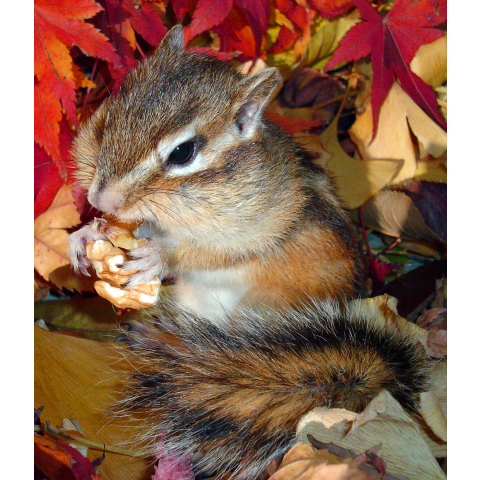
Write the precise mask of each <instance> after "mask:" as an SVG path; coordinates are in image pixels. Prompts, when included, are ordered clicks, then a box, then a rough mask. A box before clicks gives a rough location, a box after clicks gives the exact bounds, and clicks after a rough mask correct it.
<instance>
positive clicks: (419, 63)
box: [410, 35, 447, 87]
mask: <svg viewBox="0 0 480 480" xmlns="http://www.w3.org/2000/svg"><path fill="white" fill-rule="evenodd" d="M410 69H411V70H412V72H413V73H415V74H416V75H418V76H419V77H420V78H421V79H422V80H423V81H424V82H425V83H426V84H427V85H431V86H432V87H439V86H440V85H442V84H443V83H444V82H445V80H447V36H446V35H444V36H443V37H440V38H439V39H437V40H435V41H434V42H432V43H427V44H425V45H422V46H421V47H420V48H419V49H418V50H417V53H415V56H414V57H413V59H412V61H411V62H410Z"/></svg>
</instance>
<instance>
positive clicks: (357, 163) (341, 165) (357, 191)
mask: <svg viewBox="0 0 480 480" xmlns="http://www.w3.org/2000/svg"><path fill="white" fill-rule="evenodd" d="M337 129H338V118H335V119H334V121H333V122H332V123H331V124H330V125H329V127H328V128H327V129H326V130H325V131H324V132H323V133H322V134H321V136H320V138H321V140H322V143H323V146H324V147H325V149H326V150H328V152H329V153H330V154H331V155H332V157H331V158H330V160H328V163H327V170H328V171H329V172H330V173H331V174H332V175H333V177H334V179H335V185H336V187H337V190H336V191H337V194H338V195H339V197H340V198H341V199H342V200H343V202H344V203H345V205H346V207H347V208H352V209H353V208H357V207H360V206H361V205H363V204H364V203H365V202H366V201H367V200H368V199H369V198H370V197H371V196H372V195H374V194H375V193H376V192H378V191H379V190H381V189H382V188H384V187H386V186H387V185H390V183H391V182H392V181H393V179H394V178H395V177H396V176H397V174H398V172H399V171H400V170H401V169H402V165H403V161H402V160H359V159H355V158H352V157H350V156H349V155H347V154H346V153H345V151H344V150H343V148H342V147H341V145H340V143H339V141H338V137H337Z"/></svg>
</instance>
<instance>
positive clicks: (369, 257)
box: [358, 207, 373, 261]
mask: <svg viewBox="0 0 480 480" xmlns="http://www.w3.org/2000/svg"><path fill="white" fill-rule="evenodd" d="M358 216H359V218H360V225H361V226H362V234H363V239H364V240H365V244H366V245H367V254H368V260H369V261H371V260H372V258H373V256H372V249H371V248H370V242H369V241H368V235H367V230H366V228H365V222H364V220H363V212H362V207H358Z"/></svg>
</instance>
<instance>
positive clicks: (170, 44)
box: [155, 25, 183, 54]
mask: <svg viewBox="0 0 480 480" xmlns="http://www.w3.org/2000/svg"><path fill="white" fill-rule="evenodd" d="M166 48H168V49H170V50H183V27H182V26H181V25H175V26H174V27H173V28H171V29H170V30H169V31H168V32H167V33H166V34H165V36H164V37H163V39H162V41H161V42H160V45H159V46H158V48H157V50H155V54H157V53H159V52H162V51H163V50H164V49H166Z"/></svg>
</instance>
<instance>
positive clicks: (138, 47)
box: [135, 40, 147, 58]
mask: <svg viewBox="0 0 480 480" xmlns="http://www.w3.org/2000/svg"><path fill="white" fill-rule="evenodd" d="M135 46H136V47H137V50H138V51H139V52H140V55H141V56H142V57H143V58H147V56H146V55H145V54H144V53H143V50H142V49H141V48H140V45H139V44H138V42H137V41H136V40H135Z"/></svg>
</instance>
